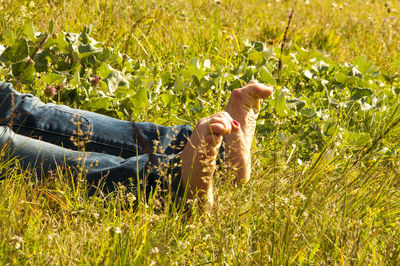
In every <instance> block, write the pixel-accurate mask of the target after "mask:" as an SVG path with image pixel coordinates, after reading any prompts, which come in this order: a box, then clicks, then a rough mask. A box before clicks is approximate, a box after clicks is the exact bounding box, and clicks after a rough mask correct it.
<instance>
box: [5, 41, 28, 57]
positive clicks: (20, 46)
mask: <svg viewBox="0 0 400 266" xmlns="http://www.w3.org/2000/svg"><path fill="white" fill-rule="evenodd" d="M28 56H29V47H28V42H27V41H26V40H25V39H19V40H18V41H17V42H16V43H15V44H14V45H13V46H12V47H8V48H7V49H6V50H5V51H4V52H3V54H2V55H1V61H2V62H7V61H10V62H11V63H16V62H19V61H22V60H23V59H25V58H27V57H28Z"/></svg>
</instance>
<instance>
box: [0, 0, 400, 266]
mask: <svg viewBox="0 0 400 266" xmlns="http://www.w3.org/2000/svg"><path fill="white" fill-rule="evenodd" d="M306 2H310V3H309V4H305V3H306ZM329 2H330V1H329ZM335 3H336V4H335V5H333V4H332V3H328V1H322V0H316V1H283V0H282V1H261V0H259V1H256V0H253V1H251V0H247V1H233V0H232V1H222V2H221V4H216V2H215V1H205V0H201V1H180V0H179V1H164V0H161V1H125V0H116V1H103V0H101V1H100V0H99V1H94V0H88V1H79V0H73V1H62V0H60V1H36V2H35V1H22V0H5V1H4V0H3V1H2V2H1V4H0V12H1V14H2V16H1V18H0V34H1V33H4V32H5V31H6V30H11V31H13V32H18V30H19V28H20V27H21V26H23V25H25V24H27V23H28V22H32V23H33V25H34V26H35V28H36V30H37V31H41V32H46V31H47V30H48V27H49V26H48V25H49V23H50V21H51V20H54V23H55V32H56V33H58V34H60V33H61V32H62V31H66V32H77V33H78V32H81V31H82V30H83V28H84V26H85V25H89V24H92V23H94V26H93V30H92V37H94V38H95V39H96V40H102V41H104V44H103V45H104V46H112V47H116V48H118V49H119V50H120V51H122V52H124V53H126V54H128V55H129V56H130V57H131V58H133V59H134V60H137V59H140V60H144V61H146V64H145V66H146V67H145V68H144V72H143V73H138V74H137V77H138V78H139V79H141V80H145V79H146V80H147V79H152V78H154V79H158V78H160V77H164V75H166V73H171V74H172V76H173V78H172V77H171V79H173V80H176V77H178V76H179V75H181V74H182V72H183V70H185V69H186V68H187V65H188V64H189V62H190V61H191V60H192V59H193V58H194V57H199V58H200V59H201V60H202V61H201V62H203V60H205V59H210V60H211V62H212V70H210V71H209V72H213V71H214V72H215V71H218V70H220V71H221V72H222V73H229V74H232V73H230V71H236V70H237V68H238V66H239V65H240V64H241V63H242V62H243V61H245V62H248V64H249V65H251V63H249V61H246V60H247V58H248V56H249V55H248V53H247V52H246V49H247V48H246V46H245V40H255V41H261V42H264V43H265V45H266V47H268V48H278V47H279V45H280V42H281V40H282V39H283V33H284V30H285V27H286V25H287V20H288V13H289V10H291V9H294V18H293V21H292V24H291V26H290V29H289V32H288V43H287V44H286V47H287V48H286V50H285V55H284V56H283V62H284V68H283V71H282V84H278V85H279V86H277V87H276V88H277V89H279V88H280V85H286V86H287V87H288V89H289V90H290V93H289V94H287V95H286V100H287V101H288V106H289V107H290V108H292V105H294V104H296V103H297V102H295V100H296V99H297V100H298V99H300V100H304V101H305V102H306V106H315V108H316V109H315V110H316V111H321V113H323V114H325V115H326V116H327V117H328V119H327V120H329V121H332V125H335V127H334V128H335V130H333V131H332V132H330V133H329V134H328V133H327V132H328V130H326V125H328V124H324V125H322V123H321V122H320V121H319V120H318V121H317V120H311V119H310V120H307V119H308V118H307V116H300V115H299V114H298V113H297V112H296V113H295V112H294V111H293V113H291V116H289V117H285V116H282V115H280V113H281V112H280V111H279V110H278V109H279V108H277V105H278V104H277V100H275V99H276V98H274V102H273V103H274V104H275V107H274V108H275V109H272V107H271V105H273V104H272V103H271V104H270V105H268V108H269V109H267V110H265V111H263V113H262V116H261V119H260V125H259V135H258V138H257V143H256V144H255V147H254V156H253V158H254V167H253V175H252V179H251V181H250V182H249V183H248V184H247V185H245V186H244V187H235V186H233V185H232V184H230V182H228V181H227V179H229V174H228V173H227V172H228V169H222V170H220V171H219V172H218V173H217V175H216V178H215V180H216V185H215V197H216V199H217V202H216V206H215V209H214V212H213V213H212V214H211V215H210V216H205V215H202V214H201V213H200V212H199V211H198V210H197V209H196V208H195V207H194V208H193V210H192V211H191V212H190V214H188V213H182V209H178V210H177V209H175V208H174V206H173V205H172V204H171V205H168V204H167V207H166V208H162V209H160V208H159V206H158V205H159V202H158V201H157V200H153V201H152V200H150V201H149V202H147V203H145V202H143V201H140V200H139V199H134V198H132V197H131V196H130V195H125V194H118V195H113V196H112V197H110V198H109V199H106V200H103V199H100V198H98V197H89V196H87V194H86V193H85V187H84V186H83V184H79V185H78V186H75V187H74V186H71V184H70V182H68V180H71V175H70V174H68V173H65V172H60V173H58V174H56V175H55V176H54V178H53V179H52V180H50V181H45V182H43V183H40V184H37V183H36V182H37V181H32V180H29V176H30V174H29V173H26V172H21V171H20V170H19V168H18V167H17V166H14V165H12V164H11V163H10V162H9V161H8V160H6V159H4V158H3V159H2V160H1V161H0V170H1V172H0V175H1V176H0V177H4V178H5V179H4V180H3V181H1V184H0V202H1V204H0V263H1V264H7V263H13V264H152V263H154V262H155V263H157V264H196V265H197V264H208V263H218V264H228V265H231V264H235V265H236V264H267V263H271V264H398V263H399V262H400V248H399V245H398V240H399V239H400V192H399V188H400V183H399V181H400V180H399V176H400V173H399V169H400V168H399V145H398V142H399V140H400V132H399V129H398V126H393V124H394V121H397V120H398V119H399V116H398V114H397V107H398V96H397V94H398V92H395V91H396V88H399V87H400V86H399V80H398V77H397V76H396V71H398V69H399V67H400V57H399V54H400V53H399V47H398V44H399V43H400V18H399V14H398V11H397V10H399V11H400V6H399V4H398V2H396V1H388V4H387V5H386V6H385V1H358V0H357V1H349V2H346V3H345V1H336V2H335ZM388 8H390V12H388ZM3 14H4V15H3ZM0 43H2V39H0ZM295 44H296V45H297V46H301V47H304V48H307V49H309V50H310V53H313V52H314V51H317V50H318V51H321V52H322V53H323V54H324V55H326V57H324V58H325V59H323V60H325V62H327V61H328V59H327V58H329V60H332V61H333V62H354V60H355V59H356V58H358V57H359V56H362V55H364V56H366V58H367V59H368V60H369V61H371V62H373V63H374V64H375V65H376V70H379V72H380V74H377V76H373V74H371V75H370V76H369V77H367V75H363V80H362V81H357V82H360V83H357V82H355V83H354V84H356V85H360V84H362V85H363V86H360V87H361V88H364V87H368V88H371V89H372V90H373V96H376V99H377V101H378V102H379V104H378V105H377V106H376V108H374V109H373V110H372V111H369V112H362V111H361V109H360V108H361V107H360V104H361V102H358V101H361V99H358V100H351V101H350V100H349V96H348V95H350V94H351V95H353V96H354V95H356V93H358V92H354V90H353V89H354V88H353V86H350V85H348V83H343V84H345V85H343V84H339V83H335V84H334V85H327V87H328V89H329V90H328V92H332V96H329V97H330V98H329V97H328V98H329V99H330V100H336V101H338V102H340V103H343V104H347V105H352V104H353V105H352V106H349V107H348V108H347V107H345V106H344V105H343V106H342V107H341V108H342V109H339V110H341V111H337V110H338V109H335V107H334V104H332V103H331V102H330V103H329V104H325V103H324V101H325V100H326V99H327V98H326V97H327V96H326V95H325V92H326V90H325V91H324V90H322V91H320V88H321V86H320V83H319V82H320V80H321V79H324V80H329V81H330V82H332V81H334V80H335V77H333V76H334V74H337V73H341V72H340V71H342V70H340V71H339V70H337V67H333V66H334V65H335V64H336V63H329V65H330V66H332V68H331V69H330V71H331V72H329V71H328V72H321V73H319V74H318V73H317V72H315V73H317V74H315V75H318V79H315V80H310V79H307V78H306V77H305V76H304V71H305V70H310V71H312V69H311V67H312V66H313V64H314V62H308V61H307V60H306V59H298V61H299V63H298V64H297V63H294V62H295V60H294V59H292V57H291V55H290V54H295V55H296V56H297V58H299V53H298V51H297V52H296V49H295V47H294V46H295ZM275 55H276V56H279V52H277V53H276V54H275ZM317 58H319V57H317ZM271 60H272V59H271ZM271 65H272V63H271ZM343 69H344V70H343V71H342V72H343V73H347V72H348V70H349V69H351V67H350V68H349V69H347V68H345V67H343ZM346 71H347V72H346ZM0 73H2V74H0V79H2V78H3V76H2V75H4V77H7V75H6V74H4V72H0ZM313 73H314V72H313ZM232 75H233V74H232ZM336 79H337V78H336ZM364 80H365V82H364ZM369 80H371V81H373V82H371V83H373V84H371V85H370V86H369V85H368V84H369V83H368V82H369ZM379 82H381V83H382V85H379V84H380V83H379ZM188 84H190V87H189V89H190V90H193V91H192V92H191V93H189V94H185V93H182V94H179V93H177V92H176V95H178V96H179V101H177V102H174V103H173V104H172V106H170V108H171V109H174V107H175V108H176V109H179V108H180V107H182V106H186V105H187V106H190V105H191V104H194V105H195V104H197V102H195V100H194V99H196V98H197V97H200V98H201V99H203V100H204V106H205V108H204V109H203V110H198V111H193V112H191V113H190V114H185V112H183V111H182V112H180V111H171V117H174V118H168V119H167V118H160V117H159V114H160V112H162V110H163V109H162V106H163V104H164V102H163V101H161V100H160V98H161V95H163V94H164V93H167V92H169V89H171V90H172V89H173V88H169V87H166V88H165V87H162V88H161V90H162V92H161V93H160V94H157V93H154V94H153V92H149V94H151V96H152V97H153V98H152V103H151V104H152V105H150V106H149V107H148V109H146V114H145V115H141V114H140V112H139V111H138V110H130V111H132V112H136V113H135V114H134V115H132V116H133V117H135V118H138V119H141V120H151V121H155V122H161V123H173V122H176V121H182V120H185V121H188V122H189V123H193V122H194V121H195V120H196V119H198V118H199V117H201V116H204V115H205V114H207V113H209V112H214V111H215V110H218V109H220V108H221V101H224V100H225V99H226V97H227V95H228V91H227V90H228V89H227V88H225V87H222V88H219V90H216V91H209V92H206V93H204V94H202V93H198V91H197V90H195V89H196V88H197V87H196V86H195V85H193V83H188ZM329 84H332V83H329ZM346 84H347V85H346ZM354 84H353V85H354ZM366 84H367V85H368V86H367V85H366ZM376 84H378V85H376ZM36 85H38V87H37V88H34V89H32V88H31V87H30V86H29V84H25V85H20V84H19V86H20V89H21V90H25V91H33V92H34V93H36V94H37V95H39V96H41V97H42V95H43V89H44V87H45V85H44V84H42V83H40V81H38V82H37V83H36ZM356 85H354V86H356ZM336 87H338V88H339V89H337V90H335V89H333V88H336ZM225 92H226V93H225ZM364 92H365V91H362V93H364ZM213 93H214V94H213ZM360 93H361V92H360ZM197 94H199V96H198V95H197ZM157 96H158V97H157ZM93 97H95V95H94V96H93ZM214 97H216V98H217V99H214ZM44 99H46V98H44ZM363 99H364V98H363ZM46 100H50V99H46ZM297 100H296V101H297ZM291 101H292V102H291ZM271 102H272V101H271ZM367 102H368V103H369V104H371V105H373V103H372V100H371V99H369V100H367ZM67 103H68V104H70V105H73V106H77V107H82V108H88V109H90V108H89V107H90V106H89V105H85V104H86V103H85V102H84V101H83V100H79V99H78V100H77V101H71V99H69V101H67ZM363 103H364V102H363ZM285 106H286V105H285ZM321 106H323V107H324V108H322V107H321ZM151 107H154V108H151ZM157 108H159V109H157ZM282 108H283V107H282ZM318 108H319V109H318ZM110 109H112V110H114V109H113V106H112V105H111V107H110ZM151 109H154V110H151ZM292 109H293V108H292ZM292 109H291V110H292ZM112 110H111V111H112ZM128 110H129V109H128ZM293 110H294V109H293ZM101 111H103V112H104V111H105V110H101ZM299 113H300V112H299ZM113 114H114V115H115V113H113ZM123 116H125V118H129V117H130V115H129V114H124V115H123ZM296 119H297V120H296ZM315 121H317V122H315ZM319 126H320V128H321V130H320V128H319ZM313 127H317V129H315V128H313ZM340 127H342V128H344V131H340V129H339V128H340ZM388 128H390V131H388V132H387V134H386V131H387V129H388ZM324 130H326V132H325V133H324V134H322V136H319V135H317V133H318V132H320V131H324ZM289 133H290V134H289ZM361 133H365V134H368V136H369V137H370V140H368V141H367V142H365V143H364V142H362V144H361V145H353V144H351V141H355V140H357V139H358V140H359V139H361V137H362V136H364V135H362V134H361ZM285 134H286V136H287V139H288V140H285V137H284V136H285ZM346 134H347V135H346ZM351 134H353V135H354V134H356V135H355V136H356V137H353V138H351V137H346V136H353V135H351ZM357 134H359V135H357ZM360 134H361V135H360ZM345 135H346V136H345ZM346 138H350V140H348V139H346ZM360 141H362V140H360ZM374 142H376V143H377V145H376V147H373V148H371V149H368V148H369V147H371V145H372V144H373V143H374ZM349 143H350V144H349ZM310 146H312V147H310ZM314 146H315V147H314ZM384 148H387V150H388V151H387V150H385V149H384ZM305 150H307V151H311V150H312V151H313V153H311V154H310V153H307V152H305ZM292 152H293V153H292ZM363 152H364V153H363ZM1 154H3V152H2V153H1ZM291 154H292V155H291ZM360 154H363V155H364V156H363V157H360V156H359V155H360ZM130 201H135V202H138V201H139V203H138V207H137V210H133V209H132V207H131V205H129V204H127V202H130Z"/></svg>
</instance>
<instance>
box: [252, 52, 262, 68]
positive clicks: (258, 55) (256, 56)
mask: <svg viewBox="0 0 400 266" xmlns="http://www.w3.org/2000/svg"><path fill="white" fill-rule="evenodd" d="M249 59H250V60H251V61H253V62H254V63H255V64H256V65H260V64H262V63H263V62H264V61H265V59H264V53H263V52H258V51H254V52H251V53H249Z"/></svg>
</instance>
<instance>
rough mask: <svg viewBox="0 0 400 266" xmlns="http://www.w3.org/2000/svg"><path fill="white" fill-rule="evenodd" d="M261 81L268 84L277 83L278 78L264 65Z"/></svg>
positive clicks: (261, 70)
mask: <svg viewBox="0 0 400 266" xmlns="http://www.w3.org/2000/svg"><path fill="white" fill-rule="evenodd" d="M259 74H260V81H261V82H263V83H266V84H268V85H276V79H275V78H274V77H273V76H272V75H271V73H270V72H269V71H268V69H267V68H266V67H265V66H263V67H261V68H260V73H259Z"/></svg>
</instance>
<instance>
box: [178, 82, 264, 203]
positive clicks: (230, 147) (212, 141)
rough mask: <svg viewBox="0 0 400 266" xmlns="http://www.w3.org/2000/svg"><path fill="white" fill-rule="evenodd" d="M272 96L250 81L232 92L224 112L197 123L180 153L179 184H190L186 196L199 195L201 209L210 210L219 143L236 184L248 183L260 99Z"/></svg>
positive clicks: (262, 86) (262, 87)
mask: <svg viewBox="0 0 400 266" xmlns="http://www.w3.org/2000/svg"><path fill="white" fill-rule="evenodd" d="M271 94H272V88H271V87H267V86H265V85H262V84H259V83H256V82H251V83H249V84H248V85H247V86H245V87H243V88H241V89H237V90H234V91H233V92H232V96H231V98H230V100H229V102H228V104H227V106H226V108H225V112H220V113H217V114H215V115H212V116H210V117H208V118H204V119H200V120H199V123H198V124H197V126H196V128H195V129H194V132H193V134H192V135H191V137H190V141H189V142H188V143H187V144H186V146H185V148H184V150H183V151H182V154H181V158H182V183H183V184H189V186H188V187H189V194H188V196H189V197H194V196H195V195H197V196H200V198H202V199H203V200H204V201H203V202H201V203H202V205H203V206H205V205H208V207H212V205H213V195H212V183H213V182H212V177H213V174H214V171H215V160H216V155H217V153H218V148H219V146H220V145H221V142H222V141H224V142H225V151H226V153H227V154H226V155H225V160H226V161H227V162H228V163H231V164H233V166H234V167H236V168H237V172H236V178H237V181H239V182H240V183H244V182H247V181H248V180H249V178H250V173H251V164H250V149H251V144H252V141H253V137H254V132H255V128H256V119H257V117H258V114H259V111H260V105H261V102H262V99H263V98H266V97H268V96H270V95H271Z"/></svg>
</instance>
